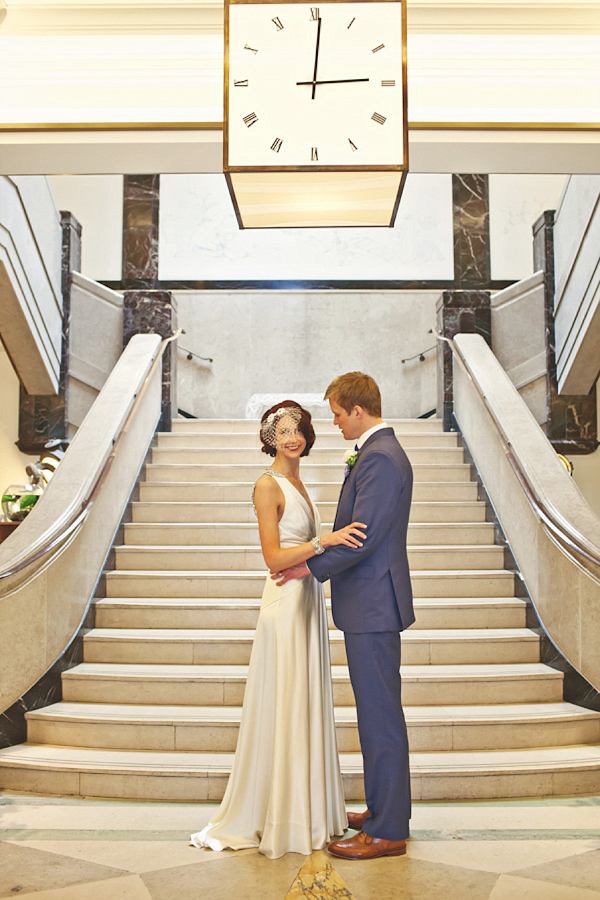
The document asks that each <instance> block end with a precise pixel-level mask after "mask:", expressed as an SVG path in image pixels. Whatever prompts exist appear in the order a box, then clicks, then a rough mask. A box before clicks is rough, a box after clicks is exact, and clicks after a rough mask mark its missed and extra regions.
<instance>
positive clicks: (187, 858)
mask: <svg viewBox="0 0 600 900" xmlns="http://www.w3.org/2000/svg"><path fill="white" fill-rule="evenodd" d="M18 845H19V846H20V847H30V848H31V849H33V850H46V851H47V852H49V853H58V854H59V855H63V856H67V857H70V858H71V859H81V860H87V861H88V862H92V863H97V864H98V865H104V866H114V867H115V868H117V869H122V870H123V871H127V872H136V873H141V872H153V871H157V870H159V869H168V868H175V867H177V866H187V865H195V864H197V863H199V862H204V861H209V860H212V859H213V858H215V857H216V856H217V855H218V854H216V853H212V852H208V853H207V854H206V855H205V854H204V853H202V852H201V851H198V850H197V849H196V847H190V846H188V844H187V843H186V842H185V840H175V841H127V840H124V841H121V840H118V841H115V840H92V839H91V840H86V841H52V840H49V841H19V842H18ZM253 852H254V851H253ZM221 855H222V854H221Z"/></svg>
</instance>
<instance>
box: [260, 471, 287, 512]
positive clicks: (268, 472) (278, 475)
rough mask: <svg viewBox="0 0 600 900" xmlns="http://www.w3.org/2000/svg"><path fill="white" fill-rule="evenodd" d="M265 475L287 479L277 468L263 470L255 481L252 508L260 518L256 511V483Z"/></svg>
mask: <svg viewBox="0 0 600 900" xmlns="http://www.w3.org/2000/svg"><path fill="white" fill-rule="evenodd" d="M263 475H271V476H272V477H273V478H280V479H283V480H284V481H287V478H286V477H285V475H282V474H281V472H276V471H275V469H265V471H264V472H261V473H260V475H259V476H258V478H257V479H256V481H255V482H254V487H253V488H252V509H253V510H254V515H255V516H256V518H258V513H257V512H256V506H255V505H254V494H255V492H256V485H257V484H258V482H259V481H260V479H261V478H262V477H263Z"/></svg>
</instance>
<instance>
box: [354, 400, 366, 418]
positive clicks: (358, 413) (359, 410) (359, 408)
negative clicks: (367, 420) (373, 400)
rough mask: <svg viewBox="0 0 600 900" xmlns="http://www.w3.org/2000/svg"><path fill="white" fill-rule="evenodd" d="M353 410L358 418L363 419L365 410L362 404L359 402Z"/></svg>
mask: <svg viewBox="0 0 600 900" xmlns="http://www.w3.org/2000/svg"><path fill="white" fill-rule="evenodd" d="M352 412H353V413H355V415H356V417H357V419H362V417H363V416H364V414H365V411H364V409H363V408H362V406H358V404H357V405H355V406H353V407H352Z"/></svg>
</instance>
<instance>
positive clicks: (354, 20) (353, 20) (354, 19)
mask: <svg viewBox="0 0 600 900" xmlns="http://www.w3.org/2000/svg"><path fill="white" fill-rule="evenodd" d="M352 22H356V16H354V18H353V19H352ZM352 22H350V25H352ZM350 25H348V28H350Z"/></svg>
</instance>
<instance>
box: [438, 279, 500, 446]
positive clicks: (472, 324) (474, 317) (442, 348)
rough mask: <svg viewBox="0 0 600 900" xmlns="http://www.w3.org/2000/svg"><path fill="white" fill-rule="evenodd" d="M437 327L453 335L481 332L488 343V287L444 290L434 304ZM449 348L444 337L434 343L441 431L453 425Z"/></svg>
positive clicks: (489, 328)
mask: <svg viewBox="0 0 600 900" xmlns="http://www.w3.org/2000/svg"><path fill="white" fill-rule="evenodd" d="M436 328H437V331H438V333H439V334H441V335H443V336H444V337H447V338H450V339H452V338H453V337H454V336H455V335H457V334H460V333H462V332H466V333H468V334H473V333H475V334H480V335H481V336H482V337H484V338H485V340H486V341H487V343H488V344H489V345H490V346H491V343H492V322H491V309H490V295H489V292H488V291H468V290H456V291H443V292H442V295H441V296H440V297H439V299H438V301H437V306H436ZM452 366H453V363H452V350H451V348H450V347H449V346H448V344H447V343H446V342H445V341H438V343H437V415H438V417H440V418H442V419H443V421H444V431H450V430H452V429H453V428H455V426H454V422H453V414H454V399H453V397H454V394H453V390H454V389H453V379H454V376H453V368H452Z"/></svg>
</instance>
